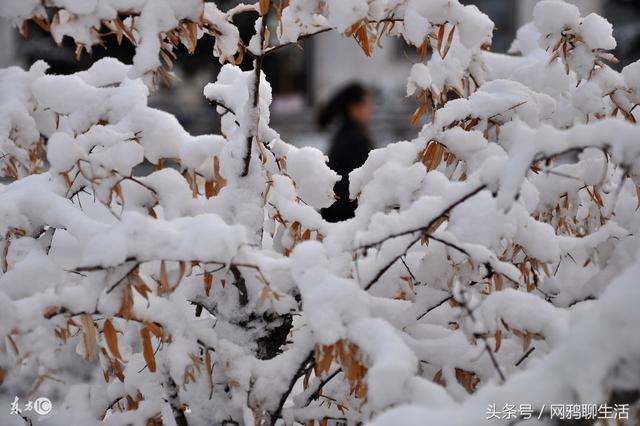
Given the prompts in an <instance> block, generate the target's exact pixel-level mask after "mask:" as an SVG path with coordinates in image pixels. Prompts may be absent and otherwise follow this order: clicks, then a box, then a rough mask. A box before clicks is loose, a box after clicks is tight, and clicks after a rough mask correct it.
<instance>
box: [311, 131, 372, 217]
mask: <svg viewBox="0 0 640 426" xmlns="http://www.w3.org/2000/svg"><path fill="white" fill-rule="evenodd" d="M371 149H372V144H371V141H370V139H369V136H368V135H367V132H366V130H365V129H364V128H363V127H362V126H361V125H360V124H357V123H355V122H353V121H351V120H343V122H342V124H341V125H340V127H339V128H338V131H337V132H336V133H335V135H334V137H333V139H332V141H331V148H330V150H329V167H331V169H333V170H334V171H335V172H336V173H338V174H339V175H340V176H341V177H342V179H341V180H340V181H338V182H337V183H336V184H335V186H334V187H333V190H334V192H335V194H336V198H337V200H336V202H335V203H334V204H333V205H331V207H329V208H326V209H323V210H322V217H324V219H325V220H327V221H329V222H339V221H342V220H346V219H349V218H351V217H353V216H354V212H355V210H356V207H357V206H358V202H357V201H355V200H354V201H350V200H349V173H351V171H353V170H354V169H357V168H358V167H360V166H362V165H363V164H364V162H365V160H366V159H367V156H368V155H369V151H371Z"/></svg>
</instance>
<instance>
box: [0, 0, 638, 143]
mask: <svg viewBox="0 0 640 426" xmlns="http://www.w3.org/2000/svg"><path fill="white" fill-rule="evenodd" d="M425 1H428V0H425ZM537 1H538V0H513V1H512V0H476V1H463V2H464V3H467V4H476V5H477V6H478V7H479V8H480V10H482V11H484V12H485V13H487V14H488V15H489V16H490V17H491V19H493V21H494V22H495V23H496V32H495V36H494V43H493V50H494V51H497V52H505V51H506V50H508V48H509V46H510V43H511V41H512V39H513V38H514V36H515V32H516V31H517V29H518V28H519V27H520V26H521V25H523V24H524V23H526V22H528V21H530V20H531V16H532V11H533V7H534V6H535V3H536V2H537ZM572 2H573V3H575V4H576V5H578V7H579V8H580V9H581V11H582V14H583V15H586V14H588V13H591V12H597V13H599V14H601V15H603V16H605V17H606V18H607V19H609V21H610V22H612V23H613V25H614V36H615V37H616V39H617V40H618V48H617V50H616V52H615V54H616V56H617V57H618V58H619V59H620V60H621V64H620V65H619V67H622V66H624V65H626V64H627V63H629V62H632V61H633V60H637V59H639V58H640V0H573V1H572ZM216 3H217V4H218V5H219V7H220V8H221V9H223V10H226V9H227V8H229V7H231V6H233V5H234V4H236V3H238V1H236V0H226V1H216ZM253 19H255V17H252V16H246V15H244V16H243V17H241V18H240V19H239V22H238V24H239V25H240V27H241V30H242V35H243V38H244V39H245V40H246V41H248V38H249V37H250V36H251V35H252V34H253ZM274 42H275V40H274ZM111 43H112V44H111V45H109V46H108V49H109V52H110V55H115V56H117V57H118V58H120V59H121V60H122V61H124V62H130V61H131V58H132V56H133V49H132V48H131V46H130V45H126V44H127V42H126V41H125V42H124V43H123V45H122V46H117V45H115V41H114V40H111ZM300 45H301V47H302V49H297V48H295V47H290V48H287V49H282V50H280V51H279V52H277V53H275V54H273V55H271V56H269V57H268V58H267V60H266V61H265V65H264V66H265V72H266V73H267V77H268V79H269V81H270V82H271V84H272V86H273V91H274V97H273V108H272V127H273V128H275V129H276V130H277V131H278V132H280V134H281V135H282V137H283V139H284V140H286V141H288V142H290V143H293V144H296V145H314V146H318V147H319V148H321V149H325V145H326V141H327V139H328V135H327V134H325V133H321V132H319V131H318V130H317V128H316V126H315V123H314V118H315V113H316V110H317V108H318V106H319V105H321V104H322V102H324V101H325V100H326V99H327V98H328V97H329V96H330V95H331V94H332V93H333V91H334V90H336V89H337V88H339V87H340V86H342V85H343V84H345V83H348V82H350V81H353V80H357V81H360V82H362V83H365V84H367V85H368V86H369V87H371V88H372V89H373V91H374V93H375V99H376V113H375V115H376V119H375V120H374V123H375V124H374V126H373V131H372V134H373V138H374V139H375V141H376V143H377V144H378V145H384V144H386V143H389V142H392V141H397V140H402V139H410V138H412V137H414V136H415V135H416V134H417V129H416V128H412V127H411V126H410V124H409V121H410V117H411V114H412V112H413V110H414V109H415V104H414V103H413V100H412V99H408V98H406V97H405V82H406V77H407V75H408V73H409V70H410V67H411V64H412V62H415V61H416V58H417V56H416V53H415V51H414V49H411V48H409V47H407V46H406V45H404V43H403V42H402V41H400V40H398V39H394V38H388V39H385V40H383V48H382V49H376V50H375V52H374V56H373V58H367V57H366V56H365V55H364V54H363V53H362V51H361V50H360V48H359V47H358V46H357V44H356V43H355V42H354V41H353V40H351V39H346V38H344V37H342V36H340V35H338V34H336V33H332V32H329V33H324V34H321V35H320V36H317V37H314V38H311V39H308V40H304V41H302V42H301V43H300ZM211 50H212V45H211V43H210V40H204V42H203V43H202V42H201V43H199V44H198V49H197V51H196V53H195V54H194V55H192V56H189V55H187V54H186V52H180V54H179V59H178V61H177V63H178V64H180V65H179V66H178V67H177V68H176V74H177V76H178V79H177V80H176V81H175V82H174V84H173V85H172V87H170V88H164V87H163V88H161V89H160V90H159V91H158V92H156V93H154V94H153V95H152V96H151V97H150V104H151V105H152V106H155V107H157V108H161V109H163V110H166V111H169V112H171V113H173V114H175V115H176V116H177V117H178V119H179V120H180V122H181V123H182V124H183V125H184V126H185V128H187V130H189V131H190V132H191V133H193V134H202V133H215V132H219V120H218V117H217V115H216V113H215V110H214V109H213V108H212V107H211V106H210V105H208V104H207V102H206V101H205V99H204V97H203V96H202V88H203V87H204V85H205V84H206V83H207V82H209V81H213V80H215V76H216V74H217V72H218V70H219V64H218V63H217V60H215V59H214V58H213V57H212V54H211ZM103 56H105V52H104V50H103V49H102V48H100V47H94V51H93V53H92V54H91V55H90V56H89V55H87V54H84V55H83V57H82V58H81V60H80V61H76V58H75V54H74V46H73V45H72V44H71V43H70V42H69V41H68V40H67V43H65V48H62V49H61V48H55V47H54V44H53V42H52V41H51V39H50V37H48V36H47V35H46V34H43V33H42V32H41V31H40V30H39V29H38V28H37V27H35V26H33V25H32V27H31V28H30V36H29V40H28V42H26V43H25V42H24V40H23V39H22V38H21V37H20V36H19V35H18V34H17V31H15V30H14V29H12V28H10V26H9V25H8V23H7V22H5V21H0V67H6V66H9V65H14V64H17V65H21V66H29V65H30V64H31V63H33V62H34V61H35V60H37V59H40V58H42V59H45V60H46V61H47V62H48V63H49V64H50V65H51V72H55V73H70V72H75V71H77V70H79V69H84V68H86V67H88V66H90V65H91V63H92V62H94V61H95V60H97V59H99V58H101V57H103ZM242 66H243V67H244V68H245V69H250V67H251V63H250V62H249V60H246V61H245V63H243V64H242Z"/></svg>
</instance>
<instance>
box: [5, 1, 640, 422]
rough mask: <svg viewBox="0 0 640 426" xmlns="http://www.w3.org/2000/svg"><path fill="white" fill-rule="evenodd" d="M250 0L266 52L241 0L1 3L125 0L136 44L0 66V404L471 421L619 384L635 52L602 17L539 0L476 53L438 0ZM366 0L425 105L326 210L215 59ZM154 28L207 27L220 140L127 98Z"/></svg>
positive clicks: (323, 167)
mask: <svg viewBox="0 0 640 426" xmlns="http://www.w3.org/2000/svg"><path fill="white" fill-rule="evenodd" d="M276 3H277V2H276ZM270 5H271V7H272V9H271V10H272V12H270V13H273V14H275V15H277V16H276V17H278V16H279V17H280V18H281V19H279V20H275V21H271V20H268V22H267V25H268V26H269V30H270V31H271V32H272V33H273V34H274V35H276V36H275V37H272V38H271V39H270V40H269V42H270V43H271V44H270V45H269V46H267V47H266V50H264V49H263V46H262V45H261V44H260V43H261V40H260V39H261V37H260V36H255V37H253V39H252V41H251V42H250V45H249V46H243V44H242V43H243V42H242V41H241V40H240V38H239V32H238V28H237V27H236V26H235V25H234V19H235V18H237V16H238V15H239V14H244V13H251V14H255V11H256V7H257V5H255V4H250V5H244V4H240V5H238V6H236V7H234V8H232V9H229V10H226V11H222V10H220V9H219V8H218V6H216V5H215V4H214V3H206V4H204V3H202V2H201V1H199V0H189V1H179V0H93V1H86V2H85V1H79V0H52V1H50V2H48V3H47V6H46V7H45V6H42V5H39V4H37V3H32V2H28V1H25V2H19V3H16V4H15V5H11V6H8V5H6V4H3V5H1V6H0V14H1V15H3V16H5V17H8V18H9V19H10V20H11V22H12V23H13V24H14V25H17V26H20V25H21V23H22V20H23V19H29V18H33V17H41V18H42V17H43V16H44V15H43V14H44V13H48V12H52V11H53V9H52V8H56V7H57V8H61V9H59V10H57V18H56V20H55V23H53V24H52V25H53V27H52V35H53V37H54V39H57V40H59V39H60V38H61V37H63V36H70V37H72V38H73V39H74V40H75V41H76V42H79V43H85V44H86V46H85V47H86V48H90V47H91V45H94V44H96V43H98V42H99V34H97V33H96V32H95V31H92V30H91V28H92V27H96V28H98V27H99V26H100V22H101V21H105V22H107V23H108V21H111V24H113V25H115V23H114V22H113V20H114V19H115V18H116V16H117V14H118V13H120V14H121V15H135V19H134V18H133V17H132V16H128V17H125V19H124V21H123V22H124V25H125V26H127V28H129V26H131V25H134V24H135V29H133V32H132V34H133V37H134V38H135V39H136V41H137V48H136V55H135V59H134V63H133V64H132V65H125V64H123V63H121V62H119V61H117V60H116V59H113V58H105V59H102V60H100V61H97V62H96V63H94V65H93V66H91V67H90V68H89V69H88V70H85V71H81V72H78V73H75V74H72V75H53V74H47V65H46V64H45V63H44V62H42V61H39V62H36V63H35V64H34V65H33V66H32V67H31V68H30V69H29V70H22V69H20V68H18V67H11V68H7V69H3V70H0V151H1V155H0V156H3V157H2V159H1V160H0V173H1V174H2V176H3V178H4V179H5V180H6V182H7V183H6V184H5V183H3V184H0V342H1V343H0V369H2V370H0V380H3V383H2V387H1V388H0V389H3V391H1V392H0V405H1V404H5V402H7V403H9V402H11V401H9V399H11V398H13V395H14V394H16V395H20V396H21V397H25V396H26V394H27V393H28V392H29V389H30V388H31V387H32V386H33V384H34V382H35V383H36V384H37V383H38V377H40V378H41V379H42V380H40V383H39V385H38V386H39V387H38V394H40V395H46V396H48V397H51V398H52V400H53V401H54V403H55V404H54V405H55V407H56V409H55V411H54V412H53V413H52V414H51V415H50V417H47V418H46V419H40V420H42V423H43V424H55V425H58V424H60V425H62V424H77V423H81V424H87V425H93V424H95V425H98V424H110V425H128V424H140V425H144V424H147V423H149V422H157V421H161V422H163V424H165V423H166V424H173V423H178V424H179V423H180V422H181V420H176V418H178V419H179V417H180V416H182V415H184V416H185V418H186V419H187V422H188V424H192V425H196V426H198V425H201V424H211V423H215V424H221V423H224V422H235V423H237V424H243V423H244V424H247V423H252V424H253V423H261V424H275V423H278V424H280V423H284V424H287V425H291V424H305V423H307V422H311V421H316V422H322V421H323V419H325V418H327V417H331V418H336V419H344V421H345V422H347V423H349V422H351V423H353V424H356V423H357V424H360V423H362V424H373V425H395V424H403V425H404V424H407V425H411V424H424V423H425V422H428V423H433V424H451V422H454V423H455V424H460V425H465V424H469V425H476V424H480V423H483V420H486V419H484V417H483V416H484V414H485V412H486V409H487V407H488V405H489V404H496V405H497V406H502V405H504V404H506V403H511V404H520V403H529V404H532V406H533V407H534V408H535V409H538V408H539V407H542V404H547V405H548V404H551V403H554V404H559V403H565V402H566V403H598V404H602V403H606V402H607V401H609V399H610V395H611V394H613V393H616V392H625V391H628V390H633V389H634V386H635V382H633V378H634V377H637V375H638V369H637V365H636V364H637V362H635V361H636V360H637V359H638V357H639V356H640V345H639V344H638V342H637V339H633V338H631V337H630V336H633V335H635V334H637V332H636V330H635V328H636V327H637V323H638V321H639V320H640V318H639V317H638V315H639V314H638V310H637V309H636V307H637V305H638V302H639V301H640V292H639V290H638V288H637V287H638V286H637V285H636V284H635V283H636V281H637V280H635V277H636V276H637V275H638V272H639V269H638V268H640V261H639V258H638V254H639V253H640V239H638V237H637V233H638V229H639V228H640V216H639V215H640V213H639V210H638V208H637V207H638V191H637V187H638V184H640V146H639V145H638V143H637V141H638V140H639V139H640V130H639V127H638V124H637V122H638V120H640V115H638V114H639V113H638V109H637V108H636V107H635V105H636V104H638V103H639V101H640V62H635V63H633V64H631V65H629V66H627V67H626V68H624V69H623V70H622V72H617V71H616V70H614V69H612V68H610V67H609V66H608V65H607V60H609V59H611V57H610V56H609V53H608V52H607V51H608V50H611V49H613V48H615V40H614V39H613V38H612V27H611V25H610V24H609V23H608V22H607V21H606V20H604V19H603V18H600V17H598V16H597V15H593V14H592V15H588V16H586V17H581V16H580V13H579V11H578V9H577V8H576V7H575V6H573V5H569V4H567V3H565V2H563V1H559V0H553V1H541V2H539V3H538V4H537V6H536V8H535V13H534V22H533V23H530V24H527V25H525V26H524V27H522V28H521V29H520V30H519V31H518V33H517V39H516V40H515V42H514V44H513V46H512V54H510V55H502V54H495V53H489V52H486V51H485V47H486V46H487V45H488V44H489V43H490V42H491V38H492V35H493V34H492V33H493V29H494V28H493V23H492V22H491V21H490V20H489V18H488V17H487V16H486V15H484V14H482V13H481V12H479V10H478V9H477V8H476V7H475V6H465V5H462V4H460V3H459V2H458V1H455V0H437V1H429V2H426V1H418V0H369V1H364V0H343V1H328V2H318V1H316V0H291V1H290V2H289V3H288V6H287V7H284V9H283V10H278V9H279V5H278V4H275V3H272V4H270ZM389 18H393V19H397V20H403V22H399V21H398V22H396V25H395V27H394V29H393V30H392V31H391V33H390V34H385V35H384V37H398V38H402V39H404V40H405V41H407V43H409V44H412V45H413V46H414V47H426V45H425V44H424V43H425V42H426V43H428V44H429V47H430V49H429V50H430V52H432V54H431V55H430V56H429V57H428V58H425V60H424V61H420V62H418V63H416V64H414V65H412V66H411V70H410V72H408V74H409V78H408V80H407V82H406V83H407V86H406V87H407V96H415V95H420V99H424V97H425V96H428V97H429V99H430V100H431V101H432V103H433V105H431V107H432V108H431V109H430V113H429V114H428V117H427V123H426V124H425V125H423V126H422V128H420V129H419V132H418V135H417V136H416V137H415V138H414V139H413V140H408V141H400V142H396V143H392V144H389V145H388V146H386V147H384V148H380V149H376V150H374V151H372V152H371V153H370V155H369V157H368V159H367V160H366V162H365V163H364V164H363V165H362V167H360V168H358V169H357V170H354V171H353V172H352V173H351V174H350V176H349V181H350V196H351V198H353V199H357V201H358V208H357V210H356V212H355V217H353V218H352V219H349V220H347V221H344V222H341V223H328V222H326V221H324V220H323V218H322V216H321V214H320V211H319V210H320V209H322V208H324V207H327V206H329V205H331V203H332V202H333V199H334V194H333V191H332V188H333V186H334V184H335V182H336V181H337V179H338V178H339V176H338V175H337V174H336V173H335V172H334V171H332V170H330V168H329V167H328V165H327V158H326V156H324V155H323V154H322V152H321V151H319V150H317V149H314V148H311V147H302V148H301V147H294V146H291V145H289V144H287V143H286V142H285V141H283V140H282V138H281V136H280V135H279V134H278V133H277V132H276V131H275V130H274V129H272V128H271V127H270V111H269V108H270V105H271V100H272V90H271V86H270V84H269V83H268V81H267V77H268V76H265V75H264V73H263V72H261V71H259V70H257V69H255V68H254V69H252V70H248V71H243V70H242V69H241V68H240V67H239V66H237V65H236V64H235V59H234V57H235V55H237V53H238V51H239V49H246V48H248V49H249V50H250V52H252V53H253V54H258V55H259V54H266V53H267V52H270V49H273V48H274V47H277V46H281V45H282V44H286V43H294V42H296V41H297V40H299V39H300V38H301V37H307V36H310V35H311V34H313V33H316V32H319V31H325V30H329V29H332V30H336V31H338V32H341V33H345V32H347V31H348V30H349V29H351V28H352V27H353V25H356V24H357V25H364V27H362V28H363V29H364V30H365V31H366V32H367V34H369V36H371V37H373V34H374V33H376V31H379V30H380V29H381V28H382V27H381V26H378V25H379V21H384V20H386V19H389ZM276 22H277V23H276ZM254 25H255V27H256V28H257V29H261V28H262V21H260V20H257V21H256V22H254ZM171 31H173V33H172V35H173V36H176V35H177V36H179V37H180V38H181V40H182V42H186V41H187V38H190V37H192V35H193V33H192V31H195V35H196V38H198V37H213V38H214V41H213V46H214V47H213V54H214V56H215V57H217V58H218V59H219V60H220V61H221V63H223V66H222V67H221V69H220V72H219V73H218V75H217V76H216V78H215V81H213V82H211V83H209V84H208V85H206V86H205V87H204V89H203V95H204V98H205V99H207V100H209V101H210V102H212V103H214V104H216V106H217V109H218V112H219V113H220V114H221V115H222V118H221V132H220V134H213V135H201V136H192V135H190V134H189V133H188V132H187V131H186V130H185V129H184V128H182V126H181V125H180V124H179V122H178V121H177V119H176V118H175V117H173V116H172V115H170V114H168V113H166V112H163V111H160V110H157V109H153V108H150V107H149V106H148V103H147V98H148V95H149V93H150V90H152V89H153V87H154V84H153V82H154V80H157V77H158V74H157V73H159V72H160V71H158V68H157V67H158V66H159V65H160V61H159V54H160V49H165V50H167V51H168V52H170V51H172V50H173V48H174V47H172V46H170V45H169V44H168V43H167V40H168V38H167V37H169V36H168V34H167V33H168V32H171ZM566 40H569V41H570V42H569V44H567V46H564V47H563V46H562V43H563V42H564V41H566ZM559 42H560V44H558V43H559ZM556 46H559V47H556ZM187 47H189V46H188V43H187ZM282 47H283V48H284V46H282ZM557 49H559V50H557ZM565 52H566V53H565ZM516 53H517V55H516ZM408 71H409V70H408ZM256 78H259V80H258V81H256ZM256 83H258V84H256ZM256 90H257V92H256ZM452 91H454V92H456V99H454V100H448V99H447V96H448V95H450V94H451V92H452ZM144 161H148V162H151V163H153V164H154V165H156V168H157V170H155V171H153V172H143V173H141V172H140V167H138V166H140V165H141V164H142V163H143V162H144ZM166 163H169V164H171V167H166ZM107 320H108V321H107ZM115 345H117V350H116V348H115V347H114V346H115ZM16 348H17V349H16ZM530 348H535V350H534V351H533V352H529V353H528V354H527V353H526V351H527V350H528V349H530ZM117 353H119V355H116V354H117ZM327 354H330V356H328V355H327ZM525 355H526V359H524V358H523V357H524V356H525ZM94 356H95V358H97V360H93V359H91V358H93V357H94ZM323 358H324V359H323ZM154 365H155V368H154ZM496 365H497V366H496ZM152 370H153V371H152ZM11 400H12V399H11ZM118 401H120V402H118ZM636 405H637V404H636ZM184 407H189V410H187V411H184V414H180V413H182V412H183V408H184ZM635 408H637V407H636V406H633V405H632V407H631V411H633V410H635ZM29 416H33V413H31V414H29ZM13 420H20V421H22V420H21V419H19V418H17V417H15V416H12V415H10V414H6V413H0V423H2V424H5V423H6V424H12V423H11V422H13ZM38 420H39V419H38V418H37V417H35V416H33V417H30V421H33V422H37V421H38ZM487 422H488V423H491V422H490V421H487ZM496 423H499V422H498V421H496Z"/></svg>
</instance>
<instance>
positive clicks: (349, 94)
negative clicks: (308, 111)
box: [318, 83, 373, 128]
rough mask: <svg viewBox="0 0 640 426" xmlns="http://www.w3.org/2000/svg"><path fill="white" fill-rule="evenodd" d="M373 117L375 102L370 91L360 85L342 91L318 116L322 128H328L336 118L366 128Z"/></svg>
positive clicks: (350, 86)
mask: <svg viewBox="0 0 640 426" xmlns="http://www.w3.org/2000/svg"><path fill="white" fill-rule="evenodd" d="M372 115H373V100H372V99H371V95H370V94H369V91H368V90H367V89H366V88H365V87H364V86H362V85H361V84H359V83H351V84H349V85H347V86H344V87H343V88H342V89H340V90H339V91H338V92H337V93H336V94H335V95H334V96H333V98H331V100H330V101H329V102H328V103H327V104H326V105H325V106H324V108H322V110H321V111H320V114H319V115H318V124H319V125H320V127H322V128H324V127H327V126H328V125H329V124H330V123H331V122H332V121H334V119H335V118H339V119H341V120H343V121H350V122H353V123H357V124H359V125H361V126H363V127H366V126H367V125H368V124H369V121H370V120H371V116H372Z"/></svg>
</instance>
